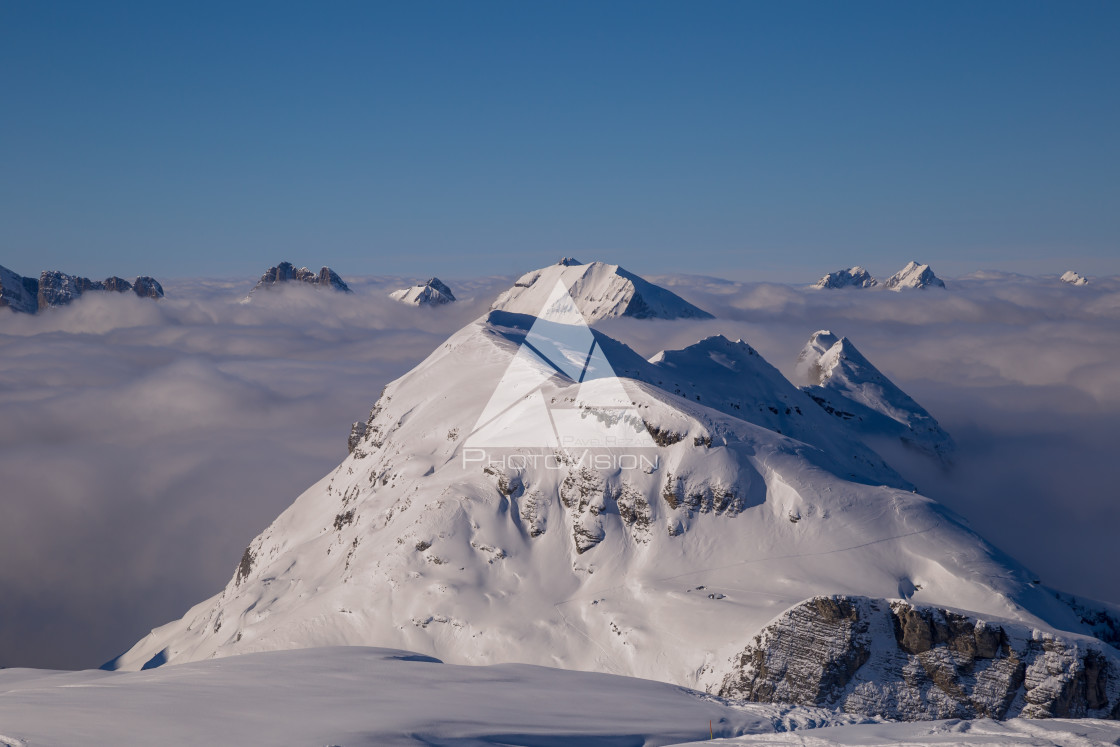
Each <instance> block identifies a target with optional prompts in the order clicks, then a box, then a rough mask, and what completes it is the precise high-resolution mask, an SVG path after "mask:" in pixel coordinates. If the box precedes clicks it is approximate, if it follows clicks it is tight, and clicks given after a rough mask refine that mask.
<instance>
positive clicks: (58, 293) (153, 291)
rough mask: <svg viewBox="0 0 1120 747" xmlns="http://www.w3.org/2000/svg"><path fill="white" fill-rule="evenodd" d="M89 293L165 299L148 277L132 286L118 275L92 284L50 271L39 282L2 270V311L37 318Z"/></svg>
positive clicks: (157, 284) (159, 286)
mask: <svg viewBox="0 0 1120 747" xmlns="http://www.w3.org/2000/svg"><path fill="white" fill-rule="evenodd" d="M90 291H98V292H109V293H128V292H130V291H131V292H133V293H135V294H136V295H137V296H140V297H141V298H163V286H161V285H160V284H159V282H158V281H157V280H155V279H154V278H151V277H148V276H147V275H141V276H140V277H138V278H136V281H135V282H133V283H130V282H129V281H127V280H125V279H124V278H119V277H117V276H116V275H113V276H111V277H108V278H105V279H104V280H90V279H89V278H86V277H81V276H80V275H68V274H66V273H65V272H59V271H58V270H47V271H45V272H43V273H42V274H40V275H39V279H38V280H36V279H35V278H25V277H20V276H19V275H17V274H15V273H14V272H12V271H11V270H9V269H7V268H5V267H0V307H3V306H7V307H8V308H10V309H12V310H13V311H19V312H23V313H25V314H34V313H35V312H37V311H41V310H43V309H50V308H54V307H56V306H66V305H67V304H70V303H73V302H74V301H75V300H77V299H78V298H80V297H81V296H82V294H83V293H88V292H90Z"/></svg>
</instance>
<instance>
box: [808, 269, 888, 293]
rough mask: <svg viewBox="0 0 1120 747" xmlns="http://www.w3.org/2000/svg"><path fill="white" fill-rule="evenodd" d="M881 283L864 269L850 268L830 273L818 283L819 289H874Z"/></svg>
mask: <svg viewBox="0 0 1120 747" xmlns="http://www.w3.org/2000/svg"><path fill="white" fill-rule="evenodd" d="M878 284H879V281H878V280H876V279H875V278H873V277H871V273H870V272H868V271H867V270H865V269H863V268H862V267H858V266H857V267H849V268H848V269H846V270H837V271H836V272H830V273H828V274H827V275H825V276H824V277H823V278H821V279H820V280H818V281H817V283H816V285H815V287H817V288H830V289H834V288H874V287H875V286H877V285H878Z"/></svg>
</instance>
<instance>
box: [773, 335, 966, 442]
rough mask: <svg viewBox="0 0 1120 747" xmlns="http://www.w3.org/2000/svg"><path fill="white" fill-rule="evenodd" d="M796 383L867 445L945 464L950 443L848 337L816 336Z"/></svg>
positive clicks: (799, 363) (801, 362)
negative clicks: (882, 442)
mask: <svg viewBox="0 0 1120 747" xmlns="http://www.w3.org/2000/svg"><path fill="white" fill-rule="evenodd" d="M794 383H795V384H798V385H800V386H801V388H802V391H804V392H805V393H806V394H808V395H809V397H810V399H812V400H813V401H814V402H816V403H817V404H818V405H820V406H821V407H822V408H824V410H825V411H826V412H827V413H829V414H830V415H833V416H834V417H837V418H839V419H841V420H844V421H846V422H847V425H848V426H849V427H850V428H852V429H853V430H854V431H856V432H858V433H860V434H861V435H862V436H863V437H864V438H865V439H868V440H869V443H870V445H872V448H874V441H875V440H877V439H882V438H886V439H897V440H898V441H900V442H902V443H903V444H905V445H906V446H909V447H912V448H915V449H918V450H920V451H924V452H926V453H928V454H930V455H932V456H935V457H937V458H938V459H939V460H941V461H942V462H943V463H946V464H948V463H949V462H950V461H951V458H952V453H953V450H954V449H955V446H954V444H953V439H952V438H951V437H950V436H949V434H948V433H946V432H945V430H944V429H943V428H942V427H941V425H940V424H939V423H938V422H937V420H935V419H934V417H933V416H932V415H930V414H929V412H927V411H926V410H925V409H924V408H923V407H922V406H921V405H919V404H918V403H917V402H915V401H914V400H913V399H912V398H911V397H910V396H909V395H908V394H906V392H904V391H902V390H901V389H899V388H898V386H896V385H895V384H894V382H892V381H891V380H890V379H888V378H887V377H886V376H884V375H883V373H882V372H881V371H879V369H877V368H875V366H874V365H872V364H871V362H870V361H868V360H867V358H865V357H864V356H863V354H862V353H860V351H859V350H858V349H857V348H856V346H855V345H854V344H852V342H851V340H849V339H848V338H846V337H837V336H836V335H834V334H833V333H832V332H830V331H829V330H826V329H822V330H818V331H817V332H814V333H813V335H812V336H811V337H810V338H809V341H808V342H807V343H806V344H805V347H804V348H802V350H801V354H800V356H799V357H798V359H797V365H796V367H795V368H794Z"/></svg>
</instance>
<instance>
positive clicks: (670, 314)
mask: <svg viewBox="0 0 1120 747" xmlns="http://www.w3.org/2000/svg"><path fill="white" fill-rule="evenodd" d="M557 282H563V283H564V285H565V286H566V287H567V288H568V289H569V291H570V293H571V296H572V298H574V299H575V304H576V306H577V308H578V309H579V311H580V313H581V314H582V315H583V318H584V319H586V320H587V322H588V324H594V323H595V322H597V321H599V320H600V319H611V318H614V317H620V316H628V317H635V318H638V319H711V318H712V315H711V314H709V313H708V312H706V311H704V310H703V309H700V308H697V307H696V306H693V305H692V304H690V303H689V302H688V301H685V300H684V299H683V298H681V297H680V296H678V295H676V294H675V293H672V292H671V291H668V290H666V289H664V288H661V287H659V286H656V285H654V284H652V283H649V282H647V281H645V280H643V279H642V278H640V277H638V276H637V275H634V274H633V273H630V272H627V271H626V270H624V269H623V268H621V267H619V266H618V265H608V264H604V263H602V262H592V263H590V264H582V263H581V262H580V261H579V260H576V259H572V258H570V257H565V258H564V259H562V260H560V261H559V262H558V263H556V264H555V265H552V266H550V267H545V268H542V269H540V270H534V271H533V272H528V273H526V274H524V275H522V276H521V277H520V278H518V279H517V281H516V282H515V283H514V284H513V287H512V288H510V289H509V290H507V291H505V292H504V293H502V294H501V295H500V296H498V299H497V300H496V301H495V302H494V304H493V305H492V306H491V307H490V308H491V309H492V310H495V311H511V312H514V313H517V314H538V313H540V310H541V309H542V308H543V307H544V305H545V302H546V301H547V300H548V298H549V295H550V294H551V293H552V290H553V288H555V287H556V283H557Z"/></svg>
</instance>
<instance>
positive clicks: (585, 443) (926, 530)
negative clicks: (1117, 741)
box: [112, 283, 1111, 691]
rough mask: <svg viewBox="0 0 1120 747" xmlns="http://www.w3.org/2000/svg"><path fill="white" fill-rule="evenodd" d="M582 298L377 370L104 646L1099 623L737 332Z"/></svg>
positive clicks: (631, 642)
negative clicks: (283, 505)
mask: <svg viewBox="0 0 1120 747" xmlns="http://www.w3.org/2000/svg"><path fill="white" fill-rule="evenodd" d="M559 286H560V287H561V288H562V289H563V293H567V290H566V287H564V286H563V285H562V283H560V284H559ZM578 301H579V297H578V295H575V294H569V298H568V300H567V301H565V300H564V298H563V294H561V293H557V287H556V286H554V287H553V289H552V291H551V292H550V293H549V295H548V297H547V298H546V299H545V301H543V302H542V304H543V305H544V306H545V307H546V308H545V310H544V311H542V312H540V315H539V316H530V315H525V314H517V313H510V312H505V311H492V312H490V313H489V314H488V315H486V316H485V317H483V318H481V319H479V320H477V321H475V322H473V323H471V324H469V325H467V326H466V327H464V328H463V329H462V330H460V331H459V332H457V333H456V334H455V335H453V336H452V337H451V338H449V339H448V340H447V341H446V342H445V343H443V344H442V345H440V346H439V347H438V348H437V349H436V350H435V351H433V352H432V354H431V355H430V356H429V357H428V358H427V359H426V360H425V361H423V362H422V363H421V364H419V365H418V366H417V367H416V368H414V369H413V370H412V371H411V372H409V373H408V374H406V375H405V376H403V377H401V378H400V379H398V380H397V381H395V382H393V383H391V384H390V385H389V386H387V387H386V388H385V390H384V391H383V393H382V395H381V396H380V398H379V399H378V401H377V403H376V405H375V406H374V408H373V410H372V411H371V413H370V416H369V418H368V419H367V421H366V422H365V423H364V425H363V426H362V427H360V428H357V429H355V431H354V432H353V433H352V434H351V443H350V446H351V451H350V454H349V455H348V456H347V457H346V459H345V460H344V461H343V462H342V463H341V464H340V465H339V467H338V468H336V469H335V470H333V471H332V472H331V473H330V474H328V475H326V476H325V477H324V478H323V479H322V480H320V481H319V482H318V483H316V484H315V485H313V486H312V487H311V488H309V489H308V490H307V491H306V492H304V493H303V494H302V495H301V496H300V497H299V498H298V499H297V500H296V501H295V503H294V504H293V505H292V506H291V507H289V508H288V509H287V510H286V511H285V512H284V513H283V514H281V516H280V517H278V518H277V519H276V521H275V522H273V524H272V525H271V526H269V527H268V528H267V529H266V530H265V531H264V532H262V533H261V534H260V535H259V536H258V537H257V538H255V539H254V540H253V541H252V542H251V543H250V544H249V546H248V547H247V548H246V550H245V552H244V554H243V556H242V558H241V561H240V563H238V564H237V567H236V569H235V570H234V572H233V575H232V578H231V579H230V581H229V583H228V584H227V586H226V587H225V589H223V590H222V591H221V592H220V593H219V594H217V595H216V596H214V597H212V598H211V599H208V600H205V601H203V602H201V603H200V604H198V605H196V606H195V607H194V608H192V609H191V610H189V611H188V612H187V614H186V615H185V616H184V617H183V618H182V619H181V620H178V621H175V622H172V623H169V624H168V625H166V626H163V627H161V628H158V629H156V630H154V631H152V633H151V634H150V635H149V636H147V637H146V638H144V639H143V640H141V641H140V642H138V643H137V644H136V646H134V647H133V648H132V649H131V650H130V651H128V652H126V653H125V654H124V655H122V656H121V657H119V658H118V659H117V660H115V661H114V662H113V663H112V666H114V667H117V668H124V669H139V668H142V667H144V666H156V665H159V664H161V663H165V662H169V663H177V662H185V661H194V660H200V659H207V658H210V657H215V656H227V655H232V654H239V653H248V652H253V651H264V650H273V649H286V648H300V647H311V646H319V645H338V644H363V645H381V646H394V647H400V648H405V649H408V650H413V651H418V652H421V653H424V654H428V655H432V656H436V657H438V658H440V659H443V660H446V661H450V662H457V663H475V664H480V663H495V662H511V661H518V662H528V663H538V664H549V665H553V666H563V667H566V668H572V669H586V670H598V671H606V672H612V673H620V674H629V675H634V676H639V677H647V678H650V679H657V680H662V681H668V682H673V683H677V684H682V685H688V686H693V687H699V688H701V689H708V690H710V691H716V690H718V689H720V688H721V687H723V683H724V682H725V681H727V678H728V677H734V676H736V672H737V671H738V667H739V664H738V663H737V662H738V661H739V660H740V658H741V657H740V655H741V654H742V652H743V651H744V650H745V649H746V648H747V647H748V646H749V645H750V644H751V641H752V640H753V639H754V636H755V635H757V634H760V633H761V632H762V631H763V630H764V629H766V628H767V626H768V625H770V624H771V623H772V622H773V621H774V620H775V619H776V618H778V617H780V615H782V614H783V613H784V612H785V611H786V610H789V609H791V608H793V607H796V606H797V605H799V604H800V603H801V602H803V601H804V600H806V599H811V598H814V597H817V596H821V595H837V594H840V595H848V596H852V597H855V596H861V597H868V598H873V599H890V598H897V597H903V598H905V599H907V600H908V602H909V603H911V604H913V605H934V606H937V607H938V608H954V609H960V610H972V611H973V614H976V615H980V616H982V617H983V618H984V619H986V620H1001V621H1008V622H1009V623H1017V624H1021V625H1024V626H1027V627H1028V628H1031V629H1034V628H1037V629H1039V630H1043V631H1052V630H1056V629H1057V630H1066V631H1071V633H1070V634H1069V635H1070V636H1072V637H1073V638H1074V639H1077V640H1081V639H1078V638H1077V636H1078V635H1079V634H1082V635H1092V634H1093V633H1094V628H1095V627H1096V628H1100V627H1102V626H1101V625H1098V624H1097V623H1090V622H1089V621H1090V620H1091V619H1096V618H1094V617H1093V615H1096V614H1098V613H1100V614H1102V615H1104V616H1105V617H1104V618H1103V619H1106V620H1107V619H1111V618H1109V617H1108V615H1109V613H1108V612H1107V611H1101V610H1100V609H1099V608H1097V607H1095V606H1093V605H1089V606H1082V607H1078V606H1077V605H1074V604H1072V603H1070V602H1069V601H1068V600H1065V599H1062V598H1059V597H1057V596H1055V594H1054V593H1053V592H1052V591H1051V590H1048V589H1045V588H1044V587H1042V586H1040V585H1039V584H1038V583H1037V581H1036V578H1035V576H1034V574H1033V573H1031V572H1030V571H1028V570H1027V569H1025V568H1023V567H1022V566H1021V565H1019V564H1018V563H1016V562H1015V561H1013V560H1011V559H1010V558H1008V557H1006V556H1005V555H1003V554H1002V553H1000V552H999V551H998V550H996V549H994V548H992V547H991V546H990V545H989V544H987V543H986V542H985V541H984V540H983V539H981V538H980V537H978V536H977V535H976V534H975V533H973V532H972V531H970V530H969V529H967V528H966V527H964V526H963V525H962V524H961V523H960V522H959V521H958V519H957V518H956V516H955V515H954V514H952V513H951V512H949V511H947V510H945V509H943V508H942V507H941V506H939V505H938V504H937V503H935V502H933V501H931V500H929V499H927V498H925V497H923V496H921V495H919V494H917V493H915V492H912V489H910V488H909V486H907V485H906V484H905V483H904V481H902V480H901V478H899V477H898V475H897V474H896V473H895V472H894V471H893V470H892V469H891V468H890V467H889V466H887V465H886V464H884V463H883V461H882V460H881V459H879V458H878V457H876V456H875V454H874V453H873V452H871V451H870V450H869V449H867V448H866V447H865V446H863V445H862V443H861V439H860V436H859V435H858V433H857V432H855V431H853V430H852V429H851V428H850V425H849V423H848V422H847V421H844V420H842V419H839V418H836V417H834V416H832V415H830V414H829V413H827V412H826V411H824V410H823V409H822V408H820V407H818V406H817V405H816V404H814V403H813V401H812V400H811V399H809V397H808V395H806V394H805V393H804V392H802V391H799V390H798V389H797V388H796V387H794V386H793V385H792V384H790V383H789V382H786V381H784V380H783V379H782V378H781V376H780V375H776V374H777V372H776V371H774V369H773V367H771V366H770V365H769V364H768V363H766V362H765V361H764V360H763V359H762V358H761V356H759V355H758V354H757V352H756V351H754V350H753V348H751V347H750V346H749V345H747V344H746V343H743V342H741V341H739V342H732V341H729V340H727V339H725V338H722V337H713V338H708V339H706V340H701V341H700V342H698V343H696V344H695V345H693V346H689V347H687V348H684V349H683V350H677V351H666V352H663V353H661V354H659V355H657V356H654V358H653V359H651V360H649V361H647V360H643V359H642V358H641V357H640V356H638V355H637V354H635V353H634V352H633V351H632V350H631V349H630V348H628V347H627V346H626V345H624V344H623V343H622V342H620V341H617V340H613V339H611V338H610V337H607V336H605V335H603V334H601V333H598V332H595V331H593V330H591V329H589V328H588V327H587V325H586V324H585V323H584V321H583V320H582V317H581V316H580V315H579V313H578V309H577V306H578ZM608 370H609V372H610V373H609V374H607V373H606V372H607V371H608ZM799 410H800V412H799ZM527 423H530V424H531V423H536V424H539V428H537V427H536V426H534V427H528V426H527V425H526V424H527ZM624 435H626V436H628V437H629V441H628V442H626V445H625V446H623V447H619V446H617V445H616V444H618V443H621V442H622V441H623V438H622V436H624ZM597 438H598V439H601V440H599V441H596V440H595V439H597ZM542 444H544V445H542ZM1086 609H1092V610H1094V612H1092V613H1091V614H1088V615H1087V614H1086ZM1103 627H1107V626H1103ZM814 634H815V632H814V631H813V630H809V631H808V633H807V635H808V636H809V637H810V638H811V637H812V636H813V635H814ZM808 640H809V638H807V639H806V642H807V641H808Z"/></svg>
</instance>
